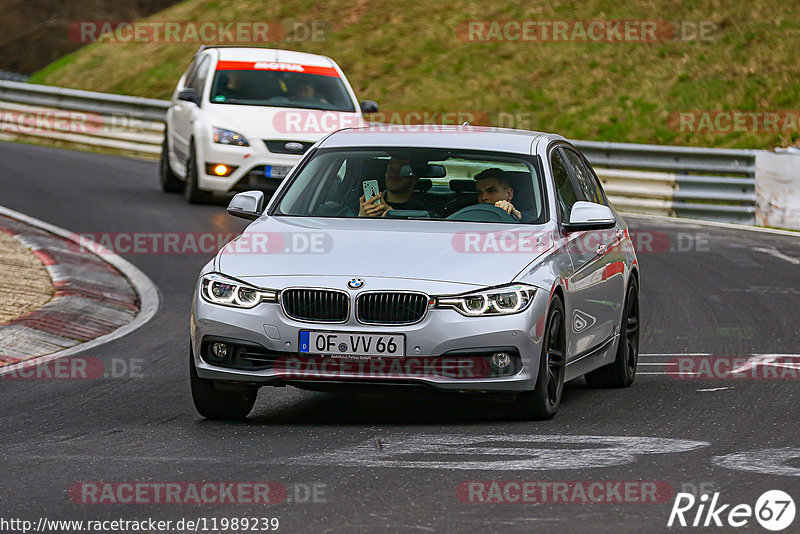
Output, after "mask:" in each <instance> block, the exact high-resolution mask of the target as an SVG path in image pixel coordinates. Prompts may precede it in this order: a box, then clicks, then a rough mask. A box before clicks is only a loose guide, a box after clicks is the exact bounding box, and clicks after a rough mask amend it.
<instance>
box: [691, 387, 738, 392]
mask: <svg viewBox="0 0 800 534" xmlns="http://www.w3.org/2000/svg"><path fill="white" fill-rule="evenodd" d="M726 389H733V388H732V387H724V388H708V389H698V390H697V391H700V392H703V393H705V392H710V391H723V390H726Z"/></svg>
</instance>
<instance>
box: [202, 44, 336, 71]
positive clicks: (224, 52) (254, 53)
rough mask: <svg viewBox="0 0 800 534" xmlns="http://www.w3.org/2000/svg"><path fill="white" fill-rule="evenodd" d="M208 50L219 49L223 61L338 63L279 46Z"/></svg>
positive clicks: (322, 64) (314, 64)
mask: <svg viewBox="0 0 800 534" xmlns="http://www.w3.org/2000/svg"><path fill="white" fill-rule="evenodd" d="M207 50H217V51H218V53H219V59H220V60H222V61H276V62H280V63H299V64H301V65H310V66H314V67H333V66H335V65H336V64H335V63H334V61H333V60H332V59H331V58H329V57H326V56H319V55H317V54H307V53H306V52H295V51H293V50H280V49H277V48H259V47H248V46H242V47H233V46H231V47H228V46H226V47H219V48H217V47H208V48H207ZM204 51H205V50H204Z"/></svg>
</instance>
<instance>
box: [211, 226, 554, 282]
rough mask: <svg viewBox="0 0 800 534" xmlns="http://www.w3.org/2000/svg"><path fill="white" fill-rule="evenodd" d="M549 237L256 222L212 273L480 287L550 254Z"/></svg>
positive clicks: (542, 229)
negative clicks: (392, 279) (378, 279)
mask: <svg viewBox="0 0 800 534" xmlns="http://www.w3.org/2000/svg"><path fill="white" fill-rule="evenodd" d="M552 232H553V228H552V227H550V226H548V225H541V226H538V225H537V226H533V225H509V224H486V223H462V222H451V221H410V220H394V221H393V220H387V219H380V220H367V219H337V218H308V217H285V216H280V217H262V218H261V219H259V220H257V221H255V222H254V223H253V224H251V225H250V226H249V227H248V228H247V229H246V230H245V232H244V233H243V234H242V235H241V236H240V237H239V238H238V239H237V240H235V241H233V242H231V243H229V244H228V245H226V246H225V247H224V248H223V249H222V251H220V253H219V255H218V257H217V262H216V268H217V269H218V270H219V271H220V272H221V273H223V274H226V275H228V276H232V277H235V278H240V279H248V278H259V279H261V280H263V279H264V277H270V278H271V277H276V276H281V277H287V279H289V278H291V279H293V280H297V279H298V277H307V276H312V277H326V276H333V277H339V276H343V277H348V278H365V279H368V278H372V277H375V278H384V279H385V278H394V279H405V280H427V281H431V282H450V283H457V284H464V285H467V286H473V287H487V286H495V285H500V284H504V283H509V282H512V281H514V278H515V277H516V275H517V274H518V273H520V271H522V270H523V269H525V267H526V266H528V265H529V264H530V263H532V262H533V261H535V260H536V258H538V257H539V256H541V255H542V254H543V253H544V252H546V251H547V250H549V249H550V248H552V242H553V239H552ZM489 234H492V236H489ZM476 236H477V237H476ZM500 236H505V237H502V238H500ZM509 236H511V237H509ZM498 238H500V240H502V239H505V245H504V246H498V242H499V241H498ZM470 239H471V240H472V241H470V243H471V244H470V245H469V246H466V245H465V240H470ZM476 243H477V245H476ZM515 243H516V245H515ZM519 243H522V245H520V244H519ZM306 283H308V281H306Z"/></svg>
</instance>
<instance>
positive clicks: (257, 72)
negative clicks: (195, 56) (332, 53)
mask: <svg viewBox="0 0 800 534" xmlns="http://www.w3.org/2000/svg"><path fill="white" fill-rule="evenodd" d="M270 67H275V70H270ZM277 67H282V68H290V67H291V68H295V69H302V70H303V71H304V72H287V71H285V70H280V69H278V68H277ZM210 99H211V102H213V103H214V104H239V105H247V106H271V107H284V108H303V109H320V110H326V111H349V112H354V111H355V107H354V106H353V101H352V99H351V98H350V95H349V93H348V92H347V89H346V88H345V85H344V83H343V82H342V79H341V78H339V74H338V72H336V69H333V68H328V67H307V66H303V65H294V64H291V63H246V62H236V61H220V62H219V65H218V66H217V70H216V72H215V74H214V81H213V83H212V85H211V97H210Z"/></svg>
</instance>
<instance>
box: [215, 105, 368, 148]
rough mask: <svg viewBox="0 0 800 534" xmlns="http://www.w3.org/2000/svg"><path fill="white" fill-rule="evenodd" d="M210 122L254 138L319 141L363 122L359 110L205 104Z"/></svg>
mask: <svg viewBox="0 0 800 534" xmlns="http://www.w3.org/2000/svg"><path fill="white" fill-rule="evenodd" d="M206 118H207V120H208V121H209V124H210V125H212V126H217V127H219V128H225V129H227V130H233V131H235V132H238V133H241V134H243V135H244V136H245V137H248V138H251V137H255V138H256V139H286V140H296V141H314V142H316V141H318V140H319V139H322V138H323V137H324V136H326V135H328V134H329V133H331V132H334V131H336V130H341V129H342V128H352V127H359V126H364V125H366V124H367V123H366V122H365V121H364V119H363V117H362V116H361V114H360V113H356V112H354V113H347V112H342V111H319V110H309V109H299V108H276V107H268V106H242V105H235V104H208V105H207V108H206Z"/></svg>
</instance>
